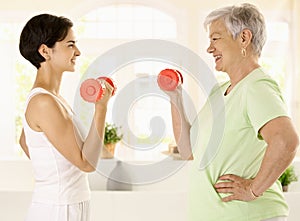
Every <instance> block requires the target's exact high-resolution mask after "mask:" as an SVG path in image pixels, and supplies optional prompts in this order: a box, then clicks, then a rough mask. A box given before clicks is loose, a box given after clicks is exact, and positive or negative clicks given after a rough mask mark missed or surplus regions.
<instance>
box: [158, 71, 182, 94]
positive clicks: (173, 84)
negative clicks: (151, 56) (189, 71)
mask: <svg viewBox="0 0 300 221" xmlns="http://www.w3.org/2000/svg"><path fill="white" fill-rule="evenodd" d="M157 83H158V86H159V87H160V88H161V89H162V90H165V91H174V90H175V89H176V88H177V87H178V86H179V85H181V84H182V83H183V77H182V74H181V73H180V72H179V71H178V70H175V69H164V70H162V71H161V72H160V73H159V74H158V76H157Z"/></svg>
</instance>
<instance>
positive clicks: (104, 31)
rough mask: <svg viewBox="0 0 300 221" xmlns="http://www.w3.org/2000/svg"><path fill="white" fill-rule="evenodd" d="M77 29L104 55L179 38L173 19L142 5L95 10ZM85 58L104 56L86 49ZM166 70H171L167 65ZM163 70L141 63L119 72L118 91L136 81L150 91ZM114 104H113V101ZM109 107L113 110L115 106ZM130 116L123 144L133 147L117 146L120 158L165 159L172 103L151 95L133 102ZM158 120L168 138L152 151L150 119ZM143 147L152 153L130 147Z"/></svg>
mask: <svg viewBox="0 0 300 221" xmlns="http://www.w3.org/2000/svg"><path fill="white" fill-rule="evenodd" d="M76 27H77V33H78V34H79V36H78V37H79V40H80V41H83V42H85V43H84V44H86V45H85V46H88V41H89V39H93V40H92V41H93V42H94V43H95V44H96V45H98V46H95V45H94V46H93V47H98V48H99V50H100V51H102V52H103V50H104V49H102V50H101V48H107V50H109V49H110V48H113V47H114V46H116V45H118V44H120V43H123V42H124V41H130V40H135V39H143V38H147V39H150V38H151V39H153V38H158V39H168V40H175V39H176V38H177V28H176V22H175V20H174V19H173V18H172V17H170V16H168V15H166V14H165V13H163V12H161V11H159V10H157V9H154V8H150V7H145V6H139V5H126V4H125V5H112V6H108V7H101V8H98V9H95V10H93V11H91V12H89V13H87V14H86V15H84V16H83V17H81V18H79V19H78V22H77V25H76ZM95 39H98V40H95ZM107 44H108V45H109V46H107ZM86 48H89V47H86ZM86 54H90V55H94V56H99V55H101V53H99V54H97V53H96V52H94V50H93V49H91V50H90V51H89V50H88V49H87V50H86ZM167 67H170V66H169V65H167ZM163 68H166V64H162V63H159V62H151V61H140V62H136V63H133V64H130V65H128V66H126V67H124V68H122V69H121V70H118V71H116V73H114V75H113V78H114V79H115V80H116V82H117V84H118V85H117V86H118V91H122V90H123V89H124V88H125V87H126V85H127V84H128V83H129V82H130V81H131V80H134V79H138V80H139V81H140V84H139V85H140V86H142V87H147V86H149V85H150V84H147V83H146V84H144V83H143V81H147V78H149V79H150V77H151V76H153V75H157V74H158V73H159V71H158V70H162V69H163ZM124 76H126V77H124ZM149 79H148V80H149ZM137 87H139V86H137ZM135 93H137V94H138V93H139V88H136V89H135ZM112 102H114V101H113V100H112ZM109 107H111V108H112V107H113V104H111V105H110V106H109ZM154 107H155V108H154ZM109 112H111V111H110V110H109V111H108V116H107V121H108V122H112V121H113V118H112V116H110V114H109ZM128 112H129V113H128V115H125V116H124V117H128V123H129V125H128V126H129V128H130V131H131V133H130V132H128V131H123V133H124V140H127V142H129V143H130V144H129V143H127V145H126V142H123V143H122V144H118V147H119V148H117V151H116V154H117V157H118V158H120V159H127V160H147V159H157V158H159V157H164V155H162V154H161V152H162V150H166V149H167V148H168V143H169V142H171V140H172V136H173V135H172V128H171V119H170V109H169V103H167V102H166V100H164V99H162V98H161V97H157V96H152V95H148V96H145V97H143V98H140V99H138V100H137V101H136V102H134V103H133V104H132V105H131V108H130V110H128ZM155 116H161V117H162V118H163V119H164V120H165V122H169V125H167V126H166V127H167V128H166V135H165V137H164V139H163V140H162V141H161V144H160V145H158V146H153V147H151V145H152V144H155V143H157V140H156V138H155V137H152V138H151V139H152V140H151V139H147V138H149V134H150V133H151V131H149V128H150V122H151V119H153V118H154V117H155ZM89 123H90V122H87V123H86V125H89ZM120 126H122V125H120ZM143 144H144V145H145V146H148V147H150V149H149V148H147V151H144V150H145V149H144V150H142V149H139V148H135V147H132V146H131V145H133V146H134V145H136V146H141V145H143Z"/></svg>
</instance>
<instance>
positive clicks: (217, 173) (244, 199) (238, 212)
mask: <svg viewBox="0 0 300 221" xmlns="http://www.w3.org/2000/svg"><path fill="white" fill-rule="evenodd" d="M205 26H206V28H207V29H208V31H209V39H210V45H209V47H208V49H207V52H208V53H210V54H211V55H212V56H213V57H214V61H215V68H216V70H217V71H222V72H225V73H227V74H228V76H229V81H228V82H225V83H223V84H221V85H218V86H217V87H214V88H213V90H212V92H211V94H210V95H209V97H208V100H207V102H206V104H205V105H204V107H203V108H202V110H201V111H200V113H199V114H198V116H197V118H196V120H195V121H194V122H193V124H192V125H191V126H190V125H189V123H188V121H187V120H186V118H185V117H184V116H185V115H184V108H183V102H182V97H181V88H180V87H179V88H178V89H177V90H175V91H174V92H167V93H168V95H169V96H170V100H171V108H172V120H173V129H174V136H175V139H176V141H177V144H178V147H179V151H180V154H181V156H182V157H183V158H185V159H194V160H193V163H192V168H191V174H190V187H189V193H190V194H189V195H190V197H189V199H190V200H189V203H190V205H189V220H191V221H200V220H204V221H209V220H212V221H216V220H220V221H243V220H245V221H246V220H247V221H261V220H278V221H279V220H286V217H287V216H288V206H287V204H286V202H285V200H284V196H283V194H282V190H281V186H280V183H279V182H278V181H277V179H278V177H279V176H280V175H281V174H282V172H283V171H284V170H285V169H286V168H287V167H288V166H289V164H290V163H291V162H292V160H293V158H294V156H295V153H296V150H297V146H298V142H299V140H298V136H297V134H296V132H295V129H294V127H293V125H292V122H291V119H290V118H289V117H288V114H287V111H286V107H285V103H284V100H283V98H282V95H281V92H280V90H279V88H278V85H277V84H276V82H275V81H274V80H273V79H272V78H271V77H270V76H269V75H267V74H266V72H265V70H263V68H261V67H260V65H259V63H258V60H259V57H260V55H261V51H262V47H263V45H264V43H265V40H266V28H265V22H264V18H263V16H262V14H261V13H260V12H259V11H258V9H257V8H256V7H255V6H253V5H251V4H242V5H240V6H231V7H224V8H221V9H218V10H215V11H213V12H211V13H210V14H209V15H208V16H207V18H206V20H205ZM217 92H221V93H219V94H221V96H222V97H223V98H222V100H223V101H224V103H223V105H224V108H217V110H215V109H214V110H211V104H215V103H214V102H216V100H214V99H216V97H217V96H215V95H216V94H217ZM220 105H221V104H220ZM212 111H217V112H218V111H219V113H216V114H214V115H212V114H211V112H212ZM222 118H223V121H224V122H225V123H224V125H223V126H224V130H223V134H221V137H222V139H220V142H219V144H218V147H217V148H215V147H212V146H209V145H208V143H209V142H208V140H209V139H210V136H216V134H215V133H212V126H211V124H212V123H215V122H217V123H218V122H222ZM221 126H222V125H221ZM212 139H214V137H212ZM209 148H215V149H217V151H216V152H215V154H208V155H207V156H205V154H207V153H209ZM205 157H206V158H207V157H208V158H210V159H208V161H207V162H208V163H207V165H206V166H204V167H199V165H200V163H201V160H202V159H203V158H205Z"/></svg>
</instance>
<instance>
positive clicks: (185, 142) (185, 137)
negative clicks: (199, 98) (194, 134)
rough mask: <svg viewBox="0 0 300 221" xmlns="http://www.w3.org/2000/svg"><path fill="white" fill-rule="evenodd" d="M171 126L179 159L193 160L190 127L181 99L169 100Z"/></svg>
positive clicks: (177, 97)
mask: <svg viewBox="0 0 300 221" xmlns="http://www.w3.org/2000/svg"><path fill="white" fill-rule="evenodd" d="M171 114H172V125H173V133H174V137H175V141H176V143H177V147H178V151H179V153H180V155H181V157H182V158H183V159H185V160H191V159H193V155H192V148H191V143H190V128H191V125H190V123H189V121H188V120H187V118H186V115H185V112H184V107H183V102H182V99H181V97H179V96H176V97H174V98H171Z"/></svg>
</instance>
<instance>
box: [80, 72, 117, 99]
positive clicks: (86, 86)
mask: <svg viewBox="0 0 300 221" xmlns="http://www.w3.org/2000/svg"><path fill="white" fill-rule="evenodd" d="M101 81H106V82H107V83H109V84H110V85H111V86H112V87H113V91H112V94H111V95H112V96H113V95H114V94H115V92H116V90H117V87H116V85H115V84H114V82H113V80H112V79H111V78H108V77H99V78H97V79H93V78H90V79H87V80H85V81H84V82H82V84H81V86H80V95H81V97H82V98H83V100H85V101H87V102H93V103H95V102H97V101H99V100H100V99H101V98H102V97H103V94H104V93H105V85H104V84H103V83H102V82H101Z"/></svg>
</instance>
